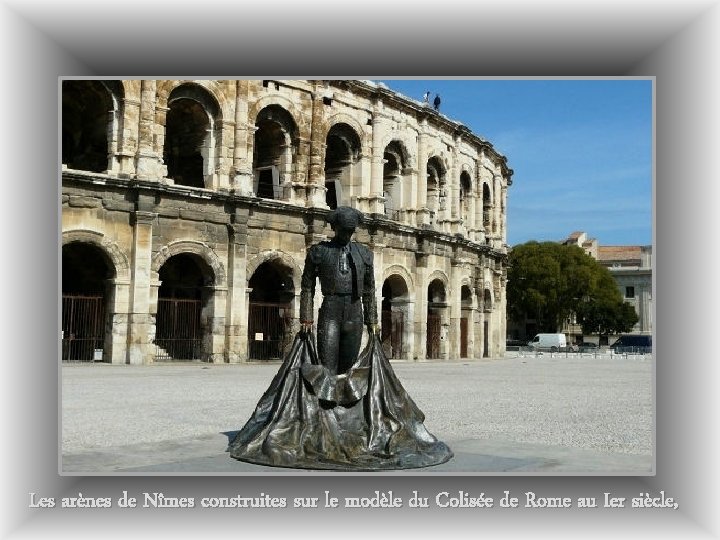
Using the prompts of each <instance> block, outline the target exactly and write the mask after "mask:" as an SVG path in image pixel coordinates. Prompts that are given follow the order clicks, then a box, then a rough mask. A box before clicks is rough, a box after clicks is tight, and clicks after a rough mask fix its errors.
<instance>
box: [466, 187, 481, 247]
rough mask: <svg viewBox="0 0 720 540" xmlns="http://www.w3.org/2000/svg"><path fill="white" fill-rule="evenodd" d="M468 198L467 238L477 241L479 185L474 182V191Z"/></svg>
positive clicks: (472, 190)
mask: <svg viewBox="0 0 720 540" xmlns="http://www.w3.org/2000/svg"><path fill="white" fill-rule="evenodd" d="M467 196H468V197H469V201H468V215H467V218H468V222H467V223H466V224H465V226H466V230H467V237H468V239H469V240H473V241H477V226H476V225H475V223H476V220H477V215H476V212H477V210H476V208H477V204H478V195H477V183H475V182H473V186H472V189H471V190H470V193H468V195H467ZM480 205H481V206H482V203H480Z"/></svg>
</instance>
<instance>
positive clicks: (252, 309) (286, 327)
mask: <svg viewBox="0 0 720 540" xmlns="http://www.w3.org/2000/svg"><path fill="white" fill-rule="evenodd" d="M292 337H293V336H292V309H291V307H290V304H279V303H272V302H250V305H249V308H248V356H249V358H250V359H252V360H275V359H281V358H284V357H285V353H286V351H287V350H288V348H289V346H290V345H291V344H292Z"/></svg>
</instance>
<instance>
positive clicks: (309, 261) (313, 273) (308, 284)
mask: <svg viewBox="0 0 720 540" xmlns="http://www.w3.org/2000/svg"><path fill="white" fill-rule="evenodd" d="M317 275H318V264H317V251H316V249H315V246H313V247H311V248H310V249H309V250H308V253H307V256H306V257H305V268H303V273H302V278H301V280H300V324H301V326H302V327H303V328H304V329H306V330H307V329H310V328H312V325H313V318H314V316H315V308H314V300H315V283H316V282H317Z"/></svg>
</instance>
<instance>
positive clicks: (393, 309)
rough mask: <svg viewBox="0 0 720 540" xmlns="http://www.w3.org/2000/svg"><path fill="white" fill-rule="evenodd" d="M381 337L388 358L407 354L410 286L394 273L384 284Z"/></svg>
mask: <svg viewBox="0 0 720 540" xmlns="http://www.w3.org/2000/svg"><path fill="white" fill-rule="evenodd" d="M380 315H381V317H380V324H381V330H380V339H381V342H382V346H383V349H384V351H385V354H386V356H387V357H388V358H403V357H404V354H405V341H406V340H405V328H406V325H409V324H410V321H409V320H408V288H407V284H406V283H405V280H404V279H403V278H402V277H401V276H399V275H397V274H393V275H392V276H390V277H388V278H387V279H386V280H385V282H384V283H383V286H382V304H381V308H380Z"/></svg>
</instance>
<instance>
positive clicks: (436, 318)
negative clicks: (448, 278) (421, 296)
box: [426, 279, 447, 358]
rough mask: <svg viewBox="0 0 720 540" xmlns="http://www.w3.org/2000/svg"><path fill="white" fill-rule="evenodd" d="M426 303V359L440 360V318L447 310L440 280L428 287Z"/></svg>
mask: <svg viewBox="0 0 720 540" xmlns="http://www.w3.org/2000/svg"><path fill="white" fill-rule="evenodd" d="M427 302H428V304H427V338H426V340H427V348H426V355H427V357H428V358H440V354H441V348H440V342H441V339H442V334H441V328H442V318H443V313H445V310H446V309H447V299H446V296H445V284H444V283H443V282H442V281H441V280H439V279H433V280H432V281H431V282H430V284H429V285H428V292H427Z"/></svg>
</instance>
